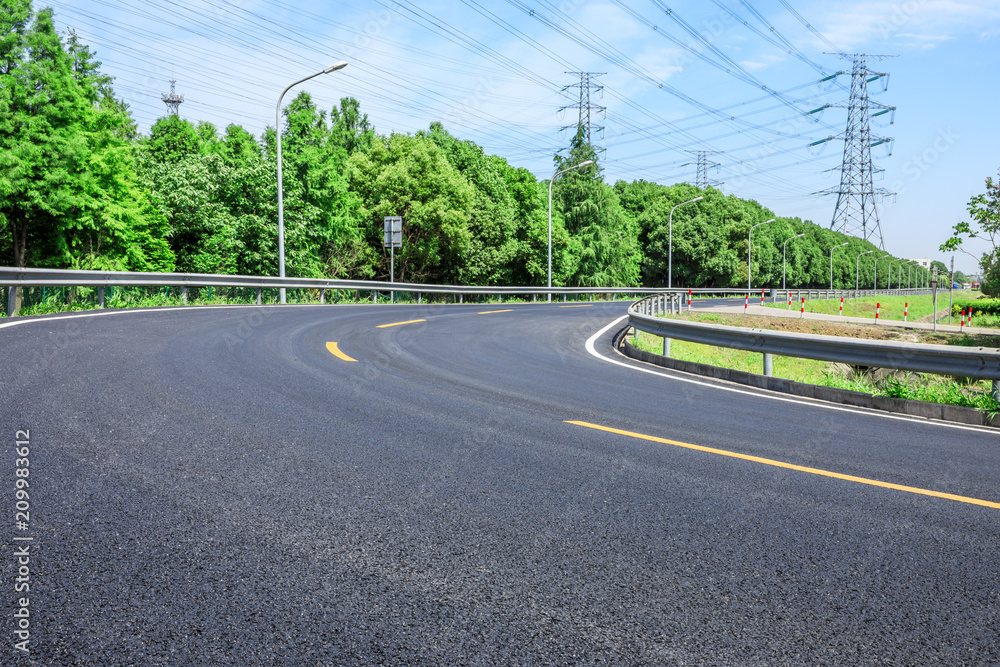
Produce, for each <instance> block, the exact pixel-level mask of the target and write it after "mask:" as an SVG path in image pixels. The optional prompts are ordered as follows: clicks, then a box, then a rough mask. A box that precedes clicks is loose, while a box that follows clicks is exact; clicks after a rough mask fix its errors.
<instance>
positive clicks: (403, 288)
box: [0, 267, 919, 314]
mask: <svg viewBox="0 0 1000 667" xmlns="http://www.w3.org/2000/svg"><path fill="white" fill-rule="evenodd" d="M0 285H6V286H10V287H41V286H51V287H57V286H58V287H62V286H86V287H97V289H98V296H97V299H98V304H99V305H100V306H101V307H103V306H104V288H105V287H177V288H180V291H181V296H182V298H183V299H185V300H186V296H187V290H188V288H194V287H198V288H201V287H240V288H251V289H256V290H257V303H258V304H259V303H260V302H261V290H262V289H313V290H319V291H320V302H321V303H323V302H325V293H326V292H327V291H329V290H360V291H371V292H372V293H373V295H377V294H379V293H389V294H392V295H395V294H396V293H398V292H406V293H415V294H417V295H418V299H419V298H420V295H421V294H452V295H456V296H458V298H459V299H461V298H462V296H463V295H466V294H477V295H504V296H526V295H529V294H530V295H540V294H545V295H547V294H552V295H563V296H564V297H565V296H567V295H586V294H656V295H662V296H664V297H665V298H667V299H668V300H669V303H672V304H673V305H674V307H675V308H680V307H681V306H682V305H683V303H684V300H685V299H686V298H687V299H688V300H690V299H691V298H692V297H694V296H698V297H706V296H730V295H733V296H740V297H743V296H746V295H749V296H750V297H751V298H753V296H754V295H755V294H759V292H748V291H747V290H746V289H743V288H698V289H678V288H674V289H666V288H656V287H628V286H620V287H552V288H549V287H544V286H536V285H528V286H521V287H482V286H475V285H430V284H425V283H389V282H384V281H376V280H337V279H327V278H288V277H286V278H275V277H266V276H234V275H217V274H206V273H143V272H128V271H74V270H68V269H32V268H16V267H0ZM765 291H766V292H767V293H768V298H770V299H772V300H777V299H779V298H782V299H784V298H786V297H787V295H788V294H789V293H792V294H795V295H796V296H799V295H801V296H806V297H808V298H837V297H840V296H846V297H847V298H853V297H860V296H870V295H875V294H903V293H912V292H916V291H919V290H907V289H902V290H900V289H897V290H861V291H854V290H850V291H848V290H833V291H830V290H794V289H793V290H774V289H770V290H765ZM14 305H15V304H14V290H13V289H11V290H8V308H7V312H8V313H10V314H16V312H15V309H14Z"/></svg>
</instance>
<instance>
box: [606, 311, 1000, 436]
mask: <svg viewBox="0 0 1000 667" xmlns="http://www.w3.org/2000/svg"><path fill="white" fill-rule="evenodd" d="M629 329H630V327H625V328H624V329H622V330H621V331H619V332H618V333H617V334H616V335H615V338H614V343H613V345H614V347H615V349H616V350H619V351H621V353H622V354H624V355H625V356H627V357H630V358H632V359H635V360H637V361H642V362H645V363H647V364H653V365H654V366H660V367H661V368H669V369H671V370H675V371H681V372H682V373H691V374H693V375H701V376H704V377H710V378H714V379H716V380H725V381H727V382H736V383H738V384H745V385H749V386H751V387H756V388H758V389H766V390H768V391H775V392H779V393H782V394H789V395H791V396H801V397H803V398H814V399H818V400H821V401H828V402H830V403H840V404H842V405H851V406H854V407H858V408H870V409H873V410H883V411H885V412H894V413H897V414H904V415H912V416H915V417H925V418H927V419H940V420H942V421H949V422H957V423H959V424H973V425H975V426H993V427H1000V415H997V416H995V417H993V418H992V419H990V418H989V416H988V415H987V414H986V413H984V412H982V411H980V410H978V409H977V408H966V407H960V406H957V405H943V404H941V403H928V402H926V401H914V400H910V399H904V398H888V397H886V396H872V395H870V394H866V393H863V392H860V391H851V390H849V389H838V388H836V387H822V386H818V385H814V384H807V383H805V382H796V381H794V380H787V379H785V378H778V377H768V376H766V375H758V374H756V373H748V372H746V371H737V370H733V369H731V368H720V367H719V366H710V365H708V364H699V363H695V362H692V361H681V360H680V359H673V358H670V357H664V356H663V355H661V354H653V353H652V352H646V351H645V350H640V349H639V348H637V347H635V346H634V345H632V343H631V342H630V341H629V340H628V336H627V335H626V334H627V333H628V331H629Z"/></svg>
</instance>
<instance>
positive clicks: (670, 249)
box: [667, 195, 704, 289]
mask: <svg viewBox="0 0 1000 667" xmlns="http://www.w3.org/2000/svg"><path fill="white" fill-rule="evenodd" d="M702 199H704V197H703V196H701V195H698V196H697V197H695V198H694V199H691V200H689V201H682V202H681V203H680V204H677V206H684V205H685V204H693V203H695V202H696V201H701V200H702ZM677 206H674V208H672V209H670V220H669V222H668V223H667V289H672V288H673V286H674V209H676V208H677Z"/></svg>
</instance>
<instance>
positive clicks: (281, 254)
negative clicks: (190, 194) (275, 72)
mask: <svg viewBox="0 0 1000 667" xmlns="http://www.w3.org/2000/svg"><path fill="white" fill-rule="evenodd" d="M345 67H347V61H346V60H341V61H340V62H338V63H334V64H333V65H330V66H329V67H327V68H326V69H325V70H322V71H320V72H316V73H315V74H310V75H309V76H307V77H306V78H304V79H299V80H298V81H296V82H295V83H293V84H291V85H289V86H288V87H287V88H285V89H284V90H283V91H281V95H279V96H278V106H277V107H275V110H274V133H275V134H276V135H277V143H278V275H279V276H280V277H282V278H284V277H285V204H284V201H283V197H282V189H281V98H283V97H284V96H285V93H287V92H288V91H289V90H290V89H291V88H292V87H293V86H297V85H299V84H300V83H302V82H303V81H308V80H309V79H312V78H313V77H317V76H319V75H320V74H329V73H330V72H335V71H337V70H338V69H343V68H345ZM280 294H281V299H280V301H281V303H285V288H284V287H282V288H281V290H280Z"/></svg>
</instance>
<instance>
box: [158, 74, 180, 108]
mask: <svg viewBox="0 0 1000 667" xmlns="http://www.w3.org/2000/svg"><path fill="white" fill-rule="evenodd" d="M176 83H177V79H170V92H169V93H162V94H161V95H160V99H162V100H163V101H164V103H166V105H167V111H169V112H170V113H172V114H173V115H175V116H177V115H179V112H180V107H181V103H182V102H183V101H184V96H183V95H178V94H177V93H176V92H175V91H174V85H175V84H176Z"/></svg>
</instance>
